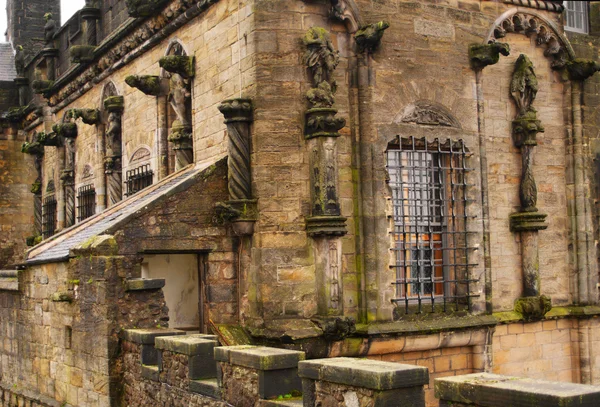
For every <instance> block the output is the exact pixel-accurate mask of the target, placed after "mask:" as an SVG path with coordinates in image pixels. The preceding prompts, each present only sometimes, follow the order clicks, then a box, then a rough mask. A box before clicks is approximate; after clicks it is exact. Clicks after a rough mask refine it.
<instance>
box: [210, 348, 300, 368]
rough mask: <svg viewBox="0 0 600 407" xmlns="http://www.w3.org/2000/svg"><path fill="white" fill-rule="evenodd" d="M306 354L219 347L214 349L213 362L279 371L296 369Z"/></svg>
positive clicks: (290, 351)
mask: <svg viewBox="0 0 600 407" xmlns="http://www.w3.org/2000/svg"><path fill="white" fill-rule="evenodd" d="M305 358H306V354H305V353H304V352H299V351H295V350H288V349H279V348H270V347H266V346H250V345H242V346H221V347H218V348H215V360H216V361H219V362H226V363H230V364H232V365H237V366H244V367H249V368H252V369H257V370H280V369H290V368H296V367H298V362H299V361H301V360H304V359H305Z"/></svg>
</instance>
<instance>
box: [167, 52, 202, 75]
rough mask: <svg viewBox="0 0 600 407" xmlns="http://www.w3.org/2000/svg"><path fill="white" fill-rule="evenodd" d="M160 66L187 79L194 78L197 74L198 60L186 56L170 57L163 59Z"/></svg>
mask: <svg viewBox="0 0 600 407" xmlns="http://www.w3.org/2000/svg"><path fill="white" fill-rule="evenodd" d="M158 64H159V65H160V67H161V68H163V69H164V70H165V71H167V72H170V73H176V74H178V75H181V76H182V77H183V78H185V79H190V78H193V77H194V75H195V74H196V68H195V67H196V59H195V58H194V57H193V56H191V57H189V56H185V55H168V56H166V57H162V58H161V59H160V60H159V61H158Z"/></svg>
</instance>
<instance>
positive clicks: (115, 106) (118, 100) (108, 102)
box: [104, 96, 125, 113]
mask: <svg viewBox="0 0 600 407" xmlns="http://www.w3.org/2000/svg"><path fill="white" fill-rule="evenodd" d="M104 108H105V109H106V111H107V112H109V113H110V112H114V111H118V112H122V111H123V109H124V108H125V98H124V97H123V96H110V97H108V98H106V99H105V100H104Z"/></svg>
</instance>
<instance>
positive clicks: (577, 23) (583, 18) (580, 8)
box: [564, 1, 589, 34]
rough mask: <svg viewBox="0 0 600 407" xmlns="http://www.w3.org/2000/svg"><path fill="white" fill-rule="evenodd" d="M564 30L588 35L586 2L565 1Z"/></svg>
mask: <svg viewBox="0 0 600 407" xmlns="http://www.w3.org/2000/svg"><path fill="white" fill-rule="evenodd" d="M564 6H565V30H568V31H574V32H578V33H582V34H587V33H588V21H589V20H588V2H587V1H565V2H564Z"/></svg>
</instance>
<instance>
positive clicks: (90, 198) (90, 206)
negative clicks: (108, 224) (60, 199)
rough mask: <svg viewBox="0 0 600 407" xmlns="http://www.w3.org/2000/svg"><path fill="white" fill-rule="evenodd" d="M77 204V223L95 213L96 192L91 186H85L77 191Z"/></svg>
mask: <svg viewBox="0 0 600 407" xmlns="http://www.w3.org/2000/svg"><path fill="white" fill-rule="evenodd" d="M77 203H78V204H79V206H77V221H78V222H81V221H82V220H84V219H87V218H89V217H90V216H93V215H94V214H95V213H96V190H95V189H94V186H93V185H85V186H83V187H81V188H79V189H78V190H77Z"/></svg>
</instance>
